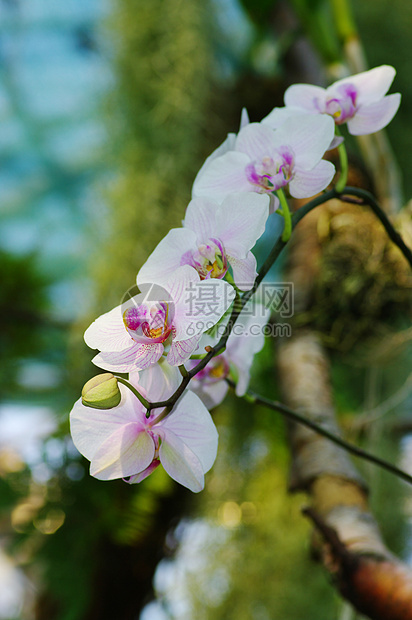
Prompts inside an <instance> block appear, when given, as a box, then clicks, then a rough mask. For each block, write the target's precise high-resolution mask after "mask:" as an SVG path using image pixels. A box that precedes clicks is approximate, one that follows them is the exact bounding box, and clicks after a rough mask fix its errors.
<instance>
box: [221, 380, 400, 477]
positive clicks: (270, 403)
mask: <svg viewBox="0 0 412 620" xmlns="http://www.w3.org/2000/svg"><path fill="white" fill-rule="evenodd" d="M226 381H227V382H228V383H229V385H230V386H231V387H232V388H233V387H235V384H234V383H233V381H231V380H227V379H226ZM243 398H245V399H246V400H247V402H249V403H253V404H256V405H263V406H265V407H268V409H272V410H273V411H277V412H279V413H281V414H282V415H283V416H285V417H286V418H289V419H291V420H293V421H294V422H297V423H298V424H302V425H303V426H306V427H308V428H310V429H311V430H312V431H314V432H315V433H317V434H318V435H322V436H323V437H325V438H326V439H329V441H332V442H333V443H335V444H336V445H338V446H340V447H341V448H343V449H344V450H346V452H349V453H350V454H353V455H354V456H357V457H359V458H361V459H364V460H365V461H370V462H371V463H374V464H375V465H378V466H379V467H382V469H386V471H389V472H390V473H392V474H395V476H398V478H401V479H402V480H405V481H406V482H408V483H409V484H412V476H410V475H409V474H407V473H406V472H405V471H403V470H402V469H399V468H398V467H395V465H392V463H389V462H388V461H385V460H384V459H381V458H380V457H378V456H375V455H374V454H370V452H367V451H366V450H362V448H358V446H355V445H353V444H351V443H349V442H347V441H345V440H344V439H342V437H339V436H338V435H334V434H333V433H331V432H330V431H328V430H326V429H325V428H324V427H323V426H321V425H319V424H316V422H313V421H312V420H310V419H308V418H306V417H305V416H304V415H302V414H300V413H298V412H297V411H294V410H293V409H290V408H289V407H287V406H286V405H284V404H283V403H279V402H278V401H274V400H270V399H268V398H265V397H263V396H260V395H259V394H256V393H255V392H253V391H252V390H247V392H246V394H245V395H244V397H243Z"/></svg>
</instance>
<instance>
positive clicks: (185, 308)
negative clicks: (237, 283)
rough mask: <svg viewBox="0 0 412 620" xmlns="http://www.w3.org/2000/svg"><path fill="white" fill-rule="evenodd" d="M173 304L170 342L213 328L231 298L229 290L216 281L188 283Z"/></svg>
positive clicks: (222, 283) (233, 294)
mask: <svg viewBox="0 0 412 620" xmlns="http://www.w3.org/2000/svg"><path fill="white" fill-rule="evenodd" d="M185 294H186V295H185V298H181V299H180V302H179V304H176V305H175V316H174V320H173V325H174V327H175V329H176V332H175V335H174V338H173V341H174V342H175V341H176V342H178V341H180V340H186V339H187V338H188V337H189V338H191V337H192V336H196V335H199V334H202V333H203V332H205V331H206V330H207V329H209V328H210V327H212V326H213V325H215V324H216V323H217V322H218V321H219V319H220V318H221V317H222V316H223V314H224V313H225V312H226V310H227V309H228V308H229V306H230V304H231V303H232V301H233V299H234V297H235V291H234V290H233V287H232V286H231V285H230V284H228V283H227V282H225V281H224V280H219V279H217V278H211V279H209V280H202V281H198V282H194V283H192V284H191V285H190V286H188V287H187V288H186V291H185Z"/></svg>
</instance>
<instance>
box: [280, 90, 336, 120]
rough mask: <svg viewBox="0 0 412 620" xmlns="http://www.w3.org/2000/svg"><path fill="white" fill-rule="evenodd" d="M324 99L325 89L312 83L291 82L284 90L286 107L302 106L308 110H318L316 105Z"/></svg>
mask: <svg viewBox="0 0 412 620" xmlns="http://www.w3.org/2000/svg"><path fill="white" fill-rule="evenodd" d="M325 100H326V90H325V89H324V88H321V87H320V86H314V85H313V84H293V85H292V86H289V88H288V89H287V90H286V91H285V96H284V102H285V105H286V106H287V107H289V106H290V107H297V108H304V109H305V110H308V112H312V113H313V112H317V113H319V112H320V109H319V107H318V106H317V105H316V102H317V101H318V102H319V103H320V105H322V104H323V103H324V101H325Z"/></svg>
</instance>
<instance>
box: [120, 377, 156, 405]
mask: <svg viewBox="0 0 412 620" xmlns="http://www.w3.org/2000/svg"><path fill="white" fill-rule="evenodd" d="M116 379H117V381H118V382H119V383H123V385H125V386H126V387H127V388H129V390H130V391H131V392H133V394H134V395H135V396H136V398H138V399H139V400H140V402H141V403H142V405H143V407H145V408H146V409H149V406H150V404H149V401H148V400H146V399H145V397H144V396H142V395H141V394H140V392H138V391H137V390H136V388H135V387H134V386H133V385H132V384H131V383H129V382H128V381H126V379H122V377H116Z"/></svg>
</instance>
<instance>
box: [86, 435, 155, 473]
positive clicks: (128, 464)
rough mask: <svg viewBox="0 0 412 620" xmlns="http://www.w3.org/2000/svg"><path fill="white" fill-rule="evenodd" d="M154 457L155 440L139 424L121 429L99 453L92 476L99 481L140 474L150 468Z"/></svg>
mask: <svg viewBox="0 0 412 620" xmlns="http://www.w3.org/2000/svg"><path fill="white" fill-rule="evenodd" d="M154 454H155V444H154V441H153V438H152V437H151V436H150V435H149V434H148V433H146V432H145V431H139V430H138V429H137V428H136V424H126V425H125V426H122V427H121V428H118V429H117V430H116V431H115V432H114V433H113V434H112V435H110V437H108V439H106V441H105V442H104V443H102V445H101V446H100V448H99V449H98V450H97V452H96V453H95V454H94V456H93V459H92V462H91V463H90V474H91V475H92V476H94V477H95V478H97V479H98V480H114V479H115V478H125V477H127V476H132V475H134V474H137V473H139V472H141V471H143V470H144V469H146V467H148V466H149V465H150V463H151V462H152V460H153V458H154Z"/></svg>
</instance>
